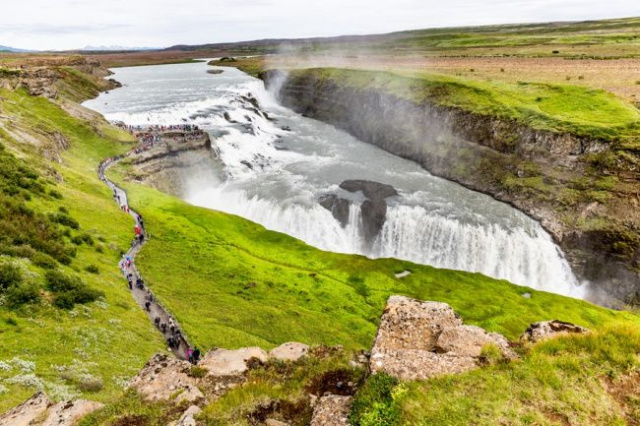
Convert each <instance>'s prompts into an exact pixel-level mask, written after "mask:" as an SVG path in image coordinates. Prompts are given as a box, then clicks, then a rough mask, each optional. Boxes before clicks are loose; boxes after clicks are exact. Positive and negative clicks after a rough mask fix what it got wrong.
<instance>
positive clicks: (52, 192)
mask: <svg viewBox="0 0 640 426" xmlns="http://www.w3.org/2000/svg"><path fill="white" fill-rule="evenodd" d="M49 195H50V196H51V197H53V198H55V199H56V200H62V194H61V193H59V192H58V191H56V190H55V189H51V190H49ZM63 208H64V207H63Z"/></svg>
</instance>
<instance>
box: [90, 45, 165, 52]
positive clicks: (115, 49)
mask: <svg viewBox="0 0 640 426" xmlns="http://www.w3.org/2000/svg"><path fill="white" fill-rule="evenodd" d="M80 50H83V51H90V52H126V51H136V52H140V51H143V50H160V48H157V47H126V46H85V47H83V48H82V49H80Z"/></svg>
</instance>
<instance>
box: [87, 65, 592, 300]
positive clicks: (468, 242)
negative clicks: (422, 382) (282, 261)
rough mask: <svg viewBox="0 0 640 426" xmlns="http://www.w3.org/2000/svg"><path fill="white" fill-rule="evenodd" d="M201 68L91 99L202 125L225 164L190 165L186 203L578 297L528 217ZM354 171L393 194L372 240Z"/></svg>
mask: <svg viewBox="0 0 640 426" xmlns="http://www.w3.org/2000/svg"><path fill="white" fill-rule="evenodd" d="M206 69H207V67H206V66H205V65H204V64H183V65H172V66H162V67H144V68H130V69H119V70H117V71H116V75H115V78H117V79H118V80H119V81H121V82H123V83H124V84H125V85H126V87H125V88H123V89H120V90H117V91H112V92H111V93H109V94H107V95H103V96H101V97H100V98H98V99H97V100H95V101H92V102H91V103H90V105H89V106H90V107H92V108H94V109H97V110H99V111H101V112H103V113H104V114H105V116H106V117H107V118H109V119H112V120H122V121H124V122H126V123H129V124H149V123H152V124H174V123H181V122H190V123H195V124H198V125H200V126H202V127H204V128H205V130H207V131H208V132H209V133H210V135H211V136H212V140H213V145H214V148H215V149H216V150H217V152H218V156H219V159H220V168H221V171H220V172H219V173H218V177H217V178H216V179H209V180H207V179H202V175H201V174H196V173H194V176H193V178H192V179H191V180H188V185H187V186H188V192H187V193H186V194H185V199H186V200H187V201H189V202H191V203H193V204H196V205H200V206H203V207H208V208H212V209H217V210H221V211H225V212H229V213H233V214H237V215H240V216H243V217H246V218H247V219H250V220H253V221H255V222H257V223H260V224H262V225H264V226H266V227H267V228H269V229H273V230H276V231H280V232H284V233H287V234H289V235H292V236H294V237H297V238H299V239H301V240H303V241H305V242H307V243H309V244H311V245H314V246H316V247H319V248H321V249H326V250H331V251H335V252H341V253H359V254H364V255H366V256H370V257H397V258H400V259H406V260H410V261H413V262H416V263H423V264H429V265H433V266H436V267H442V268H451V269H460V270H466V271H471V272H481V273H484V274H486V275H489V276H492V277H496V278H504V279H507V280H509V281H512V282H515V283H517V284H522V285H527V286H531V287H534V288H537V289H542V290H547V291H552V292H556V293H561V294H565V295H571V296H574V297H582V296H583V294H584V292H583V287H581V286H578V285H577V282H576V279H575V277H574V276H573V274H572V272H571V269H570V267H569V265H568V263H567V261H566V260H565V259H564V257H563V256H562V253H561V252H560V250H559V249H558V248H557V247H556V246H555V244H554V243H553V241H552V240H551V238H550V236H549V235H548V234H547V233H546V232H545V231H544V230H543V229H542V228H541V227H540V225H539V224H538V223H537V222H535V221H533V220H532V219H530V218H529V217H527V216H526V215H524V214H522V213H520V212H519V211H517V210H515V209H513V208H511V207H510V206H507V205H505V204H503V203H499V202H497V201H495V200H493V199H492V198H490V197H488V196H485V195H483V194H479V193H475V192H473V191H470V190H467V189H466V188H463V187H461V186H460V185H457V184H454V183H451V182H448V181H445V180H443V179H439V178H436V177H434V176H432V175H430V174H429V173H428V172H426V171H425V170H424V169H422V168H421V167H420V166H418V165H417V164H415V163H413V162H411V161H408V160H404V159H401V158H398V157H396V156H394V155H391V154H389V153H387V152H385V151H382V150H381V149H379V148H376V147H374V146H372V145H369V144H366V143H364V142H361V141H358V140H357V139H355V138H353V137H351V136H350V135H348V134H346V133H345V132H343V131H340V130H338V129H336V128H334V127H332V126H329V125H326V124H323V123H320V122H318V121H315V120H312V119H308V118H305V117H302V116H300V115H298V114H296V113H294V112H292V111H290V110H288V109H286V108H283V107H281V106H279V105H278V104H277V103H276V101H275V100H274V97H273V96H272V95H271V94H270V93H267V92H266V91H265V90H264V88H263V84H262V82H261V81H258V80H256V79H253V78H251V77H249V76H247V75H245V74H243V73H241V72H240V71H238V70H236V69H233V68H229V69H227V68H225V70H224V72H223V73H222V74H220V75H210V74H207V73H206ZM142 93H144V96H141V94H142ZM256 104H259V107H260V108H259V109H258V108H256ZM350 179H364V180H370V181H375V182H380V183H383V184H388V185H391V186H393V187H394V188H395V189H396V191H397V192H398V195H397V196H394V197H391V198H388V199H387V205H388V207H387V211H386V220H385V222H384V225H383V226H382V229H381V230H380V232H379V234H378V235H377V237H376V238H375V240H374V241H373V242H370V243H367V242H365V238H364V234H363V223H362V220H363V218H362V211H361V208H360V206H361V204H362V202H363V198H362V194H358V193H347V191H344V190H343V189H341V188H340V187H339V185H340V183H342V182H343V181H345V180H350ZM327 194H337V195H339V196H341V197H343V198H348V199H349V200H350V204H349V210H348V218H347V220H346V222H345V223H344V226H343V224H341V223H340V221H338V220H337V219H336V218H335V217H334V216H333V215H332V213H331V212H330V211H329V210H327V209H326V208H324V207H322V206H321V205H320V203H319V200H320V199H321V198H322V197H323V196H326V195H327Z"/></svg>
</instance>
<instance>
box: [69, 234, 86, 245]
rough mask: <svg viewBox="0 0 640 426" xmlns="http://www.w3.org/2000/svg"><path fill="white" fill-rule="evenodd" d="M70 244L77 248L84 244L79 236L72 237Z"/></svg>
mask: <svg viewBox="0 0 640 426" xmlns="http://www.w3.org/2000/svg"><path fill="white" fill-rule="evenodd" d="M71 242H72V243H73V244H75V245H77V246H81V245H82V243H84V240H83V239H82V237H81V236H80V235H74V236H73V237H71Z"/></svg>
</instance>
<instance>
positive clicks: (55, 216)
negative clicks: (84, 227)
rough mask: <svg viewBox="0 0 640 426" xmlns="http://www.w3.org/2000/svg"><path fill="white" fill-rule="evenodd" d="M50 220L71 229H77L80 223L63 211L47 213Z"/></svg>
mask: <svg viewBox="0 0 640 426" xmlns="http://www.w3.org/2000/svg"><path fill="white" fill-rule="evenodd" d="M49 218H50V219H51V221H52V222H55V223H59V224H60V225H62V226H66V227H68V228H71V229H79V228H80V224H79V223H78V221H76V220H75V219H74V218H72V217H71V216H69V215H67V214H64V213H52V214H50V215H49Z"/></svg>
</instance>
